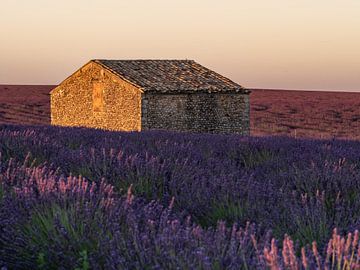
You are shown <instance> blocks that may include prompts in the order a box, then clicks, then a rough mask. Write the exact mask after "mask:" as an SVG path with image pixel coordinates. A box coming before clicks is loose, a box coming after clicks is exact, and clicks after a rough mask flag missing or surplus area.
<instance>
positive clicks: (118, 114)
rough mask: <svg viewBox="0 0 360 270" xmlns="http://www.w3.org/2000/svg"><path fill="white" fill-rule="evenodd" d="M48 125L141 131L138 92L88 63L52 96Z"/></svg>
mask: <svg viewBox="0 0 360 270" xmlns="http://www.w3.org/2000/svg"><path fill="white" fill-rule="evenodd" d="M50 105H51V124H52V125H59V126H83V127H90V128H102V129H108V130H124V131H130V130H137V131H139V130H141V91H140V90H139V89H138V88H137V87H135V86H134V85H132V84H131V83H128V82H126V81H124V80H121V79H120V78H119V77H117V76H116V75H114V74H113V73H112V72H110V71H108V70H106V69H104V68H103V67H102V66H101V65H99V64H96V63H93V62H90V63H88V64H87V65H85V66H84V67H82V68H81V69H80V70H78V71H77V72H75V73H74V74H73V75H71V76H70V77H69V78H68V79H66V80H65V81H64V82H63V83H61V84H60V85H59V86H58V87H57V88H55V89H54V90H53V91H52V93H51V104H50Z"/></svg>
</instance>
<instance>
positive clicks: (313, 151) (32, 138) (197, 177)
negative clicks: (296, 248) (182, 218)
mask: <svg viewBox="0 0 360 270" xmlns="http://www.w3.org/2000/svg"><path fill="white" fill-rule="evenodd" d="M0 140H1V142H2V144H1V149H0V152H1V153H2V157H1V159H2V160H3V161H6V160H9V158H10V157H14V158H16V159H18V160H23V159H24V158H25V157H26V155H27V154H28V153H29V152H30V153H31V157H30V159H31V160H33V159H34V158H36V160H35V161H34V165H37V164H40V163H42V162H47V163H48V166H49V167H51V168H52V169H54V170H56V169H58V173H59V175H61V174H63V175H65V176H67V175H70V174H72V175H74V176H78V175H82V176H83V177H85V178H86V179H87V180H90V181H95V182H97V183H100V181H101V180H102V179H103V181H105V182H106V183H108V184H111V185H112V186H114V192H115V193H120V194H124V193H126V190H127V189H128V187H129V186H130V185H131V184H132V185H133V192H134V194H135V195H136V196H137V197H141V198H144V199H145V201H147V202H150V201H151V200H157V201H159V203H160V204H161V205H163V206H167V205H168V203H169V201H170V200H171V198H172V197H174V198H175V203H174V208H173V211H174V212H175V213H177V214H178V215H191V217H192V220H194V221H195V222H196V223H197V224H200V225H202V226H203V227H204V228H207V227H210V226H216V224H217V222H218V220H224V221H226V222H227V223H228V224H232V223H233V222H237V223H238V224H240V225H241V226H245V224H246V223H247V222H248V221H250V222H254V223H256V224H257V230H258V233H259V234H261V235H264V234H265V233H266V231H268V230H270V229H271V230H272V232H273V235H274V236H275V237H277V238H282V237H283V235H284V234H285V233H287V234H288V235H290V236H291V237H292V239H294V240H295V241H297V242H298V244H299V245H300V246H303V245H306V244H311V243H312V241H313V240H316V241H317V243H318V247H319V248H320V249H321V250H323V249H324V248H325V246H326V243H327V241H328V237H329V235H330V234H331V233H332V230H333V229H334V228H335V227H336V228H338V232H339V233H342V234H343V233H345V232H347V231H354V230H355V229H358V228H359V227H360V168H359V164H360V142H357V141H336V140H327V141H320V140H299V139H298V140H296V139H293V138H285V137H268V138H255V137H249V138H247V137H240V136H236V135H207V134H181V133H171V132H142V133H116V132H105V131H99V130H88V129H81V128H56V127H49V126H44V127H21V126H2V127H0Z"/></svg>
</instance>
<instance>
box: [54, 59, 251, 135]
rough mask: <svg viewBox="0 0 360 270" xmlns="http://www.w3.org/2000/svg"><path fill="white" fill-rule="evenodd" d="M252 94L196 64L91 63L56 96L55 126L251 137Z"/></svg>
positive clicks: (155, 62)
mask: <svg viewBox="0 0 360 270" xmlns="http://www.w3.org/2000/svg"><path fill="white" fill-rule="evenodd" d="M249 93H250V91H249V90H247V89H245V88H243V87H242V86H240V85H238V84H236V83H235V82H233V81H231V80H230V79H228V78H226V77H224V76H222V75H220V74H218V73H216V72H214V71H212V70H210V69H207V68H206V67H204V66H202V65H200V64H198V63H196V62H195V61H192V60H91V61H90V62H88V63H87V64H85V65H84V66H83V67H81V68H80V69H79V70H77V71H76V72H75V73H74V74H72V75H71V76H70V77H68V78H67V79H65V80H64V81H63V82H62V83H61V84H60V85H59V86H57V87H56V88H55V89H53V90H52V91H51V124H52V125H59V126H83V127H90V128H101V129H107V130H119V131H120V130H121V131H140V130H150V129H165V130H175V131H190V132H209V133H239V134H245V135H247V134H249V129H250V128H249V121H250V120H249Z"/></svg>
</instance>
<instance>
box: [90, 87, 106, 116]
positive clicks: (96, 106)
mask: <svg viewBox="0 0 360 270" xmlns="http://www.w3.org/2000/svg"><path fill="white" fill-rule="evenodd" d="M103 90H104V89H103V86H102V84H101V83H99V82H94V83H93V111H94V112H102V111H103V110H104V91H103Z"/></svg>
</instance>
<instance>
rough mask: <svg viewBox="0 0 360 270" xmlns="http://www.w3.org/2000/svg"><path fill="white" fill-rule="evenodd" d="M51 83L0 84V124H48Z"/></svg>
mask: <svg viewBox="0 0 360 270" xmlns="http://www.w3.org/2000/svg"><path fill="white" fill-rule="evenodd" d="M54 87H55V86H53V85H0V124H24V125H39V124H43V125H47V124H50V96H49V93H50V91H51V89H53V88H54Z"/></svg>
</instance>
